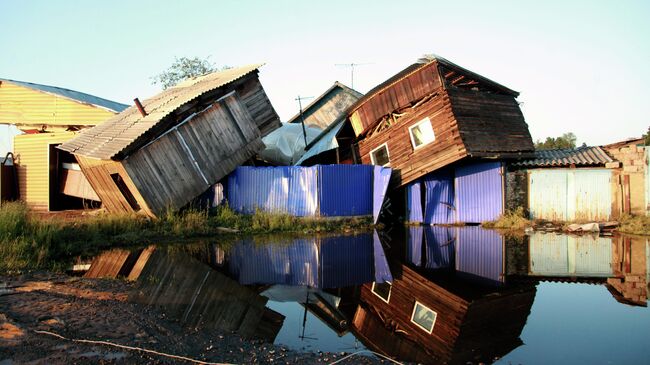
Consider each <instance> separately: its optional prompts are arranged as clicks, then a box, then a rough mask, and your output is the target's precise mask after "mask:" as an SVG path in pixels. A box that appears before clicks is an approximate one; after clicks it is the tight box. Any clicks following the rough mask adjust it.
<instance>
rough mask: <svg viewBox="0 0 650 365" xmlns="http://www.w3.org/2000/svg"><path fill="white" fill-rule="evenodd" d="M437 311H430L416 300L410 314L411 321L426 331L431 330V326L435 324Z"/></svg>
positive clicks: (429, 331)
mask: <svg viewBox="0 0 650 365" xmlns="http://www.w3.org/2000/svg"><path fill="white" fill-rule="evenodd" d="M436 317H438V313H436V312H434V311H432V310H431V309H430V308H428V307H427V306H425V305H424V304H422V303H420V302H418V301H416V302H415V305H414V306H413V313H412V314H411V322H413V323H415V324H416V325H417V326H418V327H420V328H422V329H423V330H425V331H426V332H427V333H431V332H433V326H434V325H435V324H436Z"/></svg>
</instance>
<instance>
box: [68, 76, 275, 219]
mask: <svg viewBox="0 0 650 365" xmlns="http://www.w3.org/2000/svg"><path fill="white" fill-rule="evenodd" d="M260 66H261V65H249V66H244V67H239V68H232V69H228V70H225V71H219V72H214V73H211V74H207V75H204V76H201V77H196V78H192V79H189V80H186V81H184V82H182V83H180V84H179V85H177V86H175V87H172V88H169V89H167V90H165V91H163V92H161V93H160V94H158V95H156V96H154V97H152V98H150V99H148V100H144V101H143V102H142V103H141V105H139V106H138V105H136V106H132V107H130V108H128V109H126V110H125V111H124V112H122V113H120V114H118V115H116V116H115V117H114V118H111V119H109V120H108V121H106V122H105V123H103V124H101V125H99V126H97V127H95V128H92V129H90V130H87V131H84V132H83V133H82V134H81V135H80V136H79V137H77V138H75V139H73V140H71V141H69V142H67V143H65V144H63V145H61V146H60V147H59V148H60V149H62V150H64V151H67V152H70V153H72V154H74V155H75V157H76V158H77V160H78V161H79V165H80V166H81V169H82V170H83V172H84V173H85V174H86V176H87V177H88V180H89V182H90V184H91V185H92V186H93V188H94V189H95V191H96V192H97V194H98V195H99V197H100V198H101V200H102V203H103V205H104V206H105V207H106V209H107V210H108V211H111V212H137V211H142V212H143V213H145V214H147V215H150V216H156V215H158V214H160V213H161V212H164V211H165V210H167V209H172V210H176V209H179V208H181V207H183V206H184V205H186V204H187V203H188V202H190V201H191V200H192V199H193V198H195V197H197V196H198V195H200V194H201V193H203V192H204V191H205V190H207V189H208V188H209V187H210V186H211V185H213V184H215V183H216V182H217V181H219V180H221V179H222V178H223V177H225V176H226V175H227V174H229V173H230V172H231V171H233V170H234V169H235V168H236V167H237V166H239V165H241V164H242V163H244V162H245V161H247V160H248V159H250V158H251V157H253V156H254V155H255V154H256V153H257V152H259V151H260V150H261V149H263V148H264V144H263V143H262V140H261V137H262V135H264V134H266V133H269V132H270V131H272V130H273V129H275V128H277V127H279V126H280V120H279V118H278V115H277V113H276V112H275V110H274V109H273V106H272V105H271V103H270V101H269V99H268V97H267V96H266V93H265V92H264V89H263V88H262V85H261V84H260V81H259V78H258V68H259V67H260ZM137 103H138V101H137V100H136V104H137Z"/></svg>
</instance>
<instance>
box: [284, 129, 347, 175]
mask: <svg viewBox="0 0 650 365" xmlns="http://www.w3.org/2000/svg"><path fill="white" fill-rule="evenodd" d="M341 127H343V122H342V121H341V122H339V123H338V124H336V125H334V127H332V129H330V130H329V131H323V134H321V135H320V136H319V137H318V141H317V142H316V143H314V144H313V145H312V146H311V147H309V149H308V150H307V152H305V154H304V155H302V157H301V158H300V159H299V160H298V161H297V162H296V163H295V164H296V165H300V164H302V163H303V162H305V161H306V160H307V159H308V158H310V157H314V156H316V155H318V154H321V153H323V152H326V151H329V150H333V149H335V148H337V147H338V146H339V143H338V142H337V141H336V135H337V134H338V133H339V130H341Z"/></svg>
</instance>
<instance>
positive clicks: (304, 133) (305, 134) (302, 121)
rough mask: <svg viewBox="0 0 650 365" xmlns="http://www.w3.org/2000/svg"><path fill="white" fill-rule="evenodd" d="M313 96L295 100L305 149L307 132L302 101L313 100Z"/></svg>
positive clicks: (299, 97)
mask: <svg viewBox="0 0 650 365" xmlns="http://www.w3.org/2000/svg"><path fill="white" fill-rule="evenodd" d="M313 98H314V97H313V96H300V95H298V97H297V98H296V100H297V101H298V107H299V108H300V123H301V124H302V136H303V137H304V138H305V149H306V148H307V130H306V129H305V117H304V116H303V115H302V101H303V100H309V99H313Z"/></svg>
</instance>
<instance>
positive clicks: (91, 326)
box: [0, 272, 386, 365]
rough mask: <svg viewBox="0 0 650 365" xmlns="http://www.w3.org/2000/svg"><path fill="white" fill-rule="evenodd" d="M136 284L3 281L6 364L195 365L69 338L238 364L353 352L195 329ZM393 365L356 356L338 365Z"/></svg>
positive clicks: (33, 277) (35, 276)
mask: <svg viewBox="0 0 650 365" xmlns="http://www.w3.org/2000/svg"><path fill="white" fill-rule="evenodd" d="M132 287H133V284H132V283H129V282H127V281H123V280H111V279H86V278H78V277H71V276H67V275H64V274H54V273H49V272H39V273H30V274H25V275H21V276H0V364H1V365H10V364H24V363H29V364H42V363H47V364H77V363H84V364H87V363H97V364H152V363H153V364H168V363H170V364H176V363H182V364H190V363H192V362H190V361H187V360H182V359H178V358H170V357H165V356H162V355H158V354H153V353H147V352H143V351H137V350H128V349H122V348H117V347H112V346H108V345H103V344H89V343H79V342H73V341H69V340H64V339H61V338H57V337H54V336H51V335H47V334H44V333H37V332H35V331H47V332H51V333H55V334H58V335H61V336H64V337H66V338H69V339H70V338H74V339H86V340H99V341H108V342H111V343H116V344H121V345H126V346H132V347H138V348H143V349H148V350H152V351H157V352H161V353H166V354H172V355H177V356H183V357H187V358H191V359H195V360H200V361H204V362H214V363H231V364H315V363H316V364H318V363H321V364H323V363H325V364H326V363H332V362H334V361H337V360H340V359H341V358H342V357H344V356H346V355H347V354H333V353H320V352H318V353H299V352H295V351H291V350H288V349H287V348H285V347H282V346H277V345H273V344H270V343H267V342H264V341H262V340H257V339H245V338H242V337H241V336H239V335H237V334H233V333H224V332H223V331H219V330H214V329H207V328H189V327H187V326H183V325H182V324H181V323H179V322H178V321H177V320H174V319H171V318H168V317H166V316H165V314H164V312H162V311H161V310H159V309H158V308H155V307H152V306H148V305H143V304H137V303H131V302H129V301H128V300H127V298H128V293H129V291H130V290H131V289H132ZM379 363H386V361H382V360H380V359H377V358H371V357H366V356H353V357H351V358H348V359H346V360H344V361H341V362H339V364H379Z"/></svg>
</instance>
